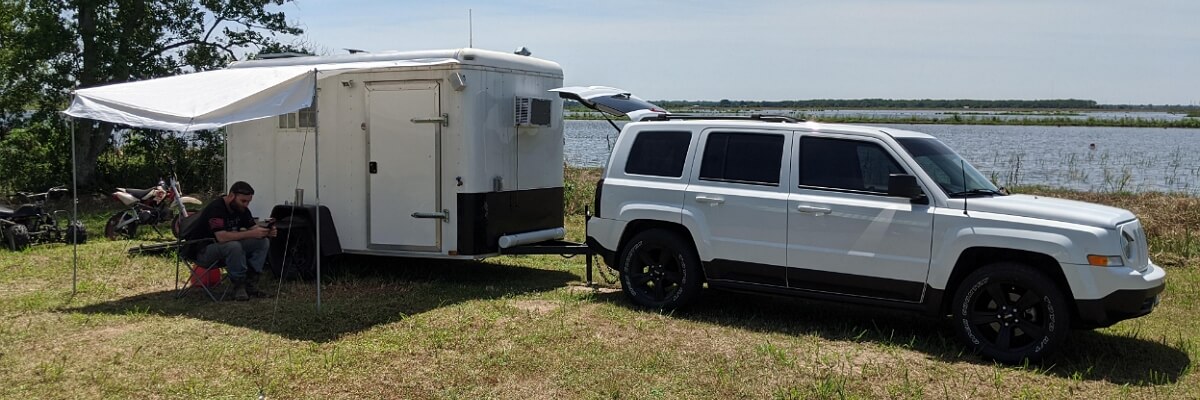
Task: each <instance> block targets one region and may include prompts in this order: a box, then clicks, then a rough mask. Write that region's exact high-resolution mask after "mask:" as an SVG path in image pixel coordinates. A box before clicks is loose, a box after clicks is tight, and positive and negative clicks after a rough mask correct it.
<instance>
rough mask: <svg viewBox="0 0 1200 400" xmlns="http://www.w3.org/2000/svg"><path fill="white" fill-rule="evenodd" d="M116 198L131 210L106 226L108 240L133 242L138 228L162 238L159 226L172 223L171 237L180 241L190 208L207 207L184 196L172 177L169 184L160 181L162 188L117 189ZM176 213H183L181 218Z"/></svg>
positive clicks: (126, 210) (117, 214)
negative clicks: (183, 223) (180, 226)
mask: <svg viewBox="0 0 1200 400" xmlns="http://www.w3.org/2000/svg"><path fill="white" fill-rule="evenodd" d="M112 198H113V199H114V200H116V201H118V202H120V203H121V204H122V205H124V206H126V207H128V208H126V209H124V210H121V211H117V212H116V213H114V214H113V215H112V216H111V217H109V218H108V223H106V224H104V236H105V237H107V238H108V239H109V240H119V239H120V238H122V237H124V238H127V239H132V238H134V237H136V236H137V231H138V227H139V226H146V225H149V226H150V228H152V229H154V232H155V233H157V234H158V235H159V236H162V231H159V230H158V224H160V223H163V222H168V221H169V222H170V223H171V233H173V234H174V235H175V237H176V238H178V237H179V223H180V221H182V220H183V219H184V218H186V217H187V216H188V209H187V206H188V205H194V206H200V205H203V203H202V202H201V201H200V200H198V199H196V198H195V197H188V196H183V194H182V190H180V189H179V181H177V180H176V179H175V176H171V177H170V178H169V180H168V182H163V180H162V179H159V181H158V186H155V187H152V188H149V189H127V188H117V191H115V192H113V193H112ZM176 209H178V210H179V212H178V215H177V214H176Z"/></svg>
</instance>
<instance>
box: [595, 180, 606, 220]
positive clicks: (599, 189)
mask: <svg viewBox="0 0 1200 400" xmlns="http://www.w3.org/2000/svg"><path fill="white" fill-rule="evenodd" d="M603 192H604V178H600V180H598V181H596V197H595V199H594V200H593V203H592V210H595V211H593V213H594V214H592V216H594V217H596V218H599V217H600V195H601V194H602V193H603Z"/></svg>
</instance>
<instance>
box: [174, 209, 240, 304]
mask: <svg viewBox="0 0 1200 400" xmlns="http://www.w3.org/2000/svg"><path fill="white" fill-rule="evenodd" d="M199 217H200V213H194V214H192V215H189V216H188V217H187V218H184V219H183V220H182V221H180V222H179V225H180V226H179V240H178V241H176V242H175V244H176V249H177V250H176V252H175V298H177V299H178V298H182V297H183V296H184V295H186V294H187V293H188V292H190V291H191V290H192V289H195V288H197V287H199V288H200V289H203V290H204V293H205V294H207V295H208V298H210V299H212V301H214V302H216V301H221V300H224V299H225V295H227V294H229V287H230V286H232V285H222V284H223V283H226V282H227V281H229V274H226V273H224V271H222V270H223V269H225V263H224V261H223V260H219V259H218V260H217V261H214V262H212V263H211V264H210V265H200V263H199V262H197V261H196V257H197V256H198V254H188V253H189V251H188V250H189V247H190V246H196V245H200V244H203V243H216V241H217V240H216V239H214V238H206V239H194V240H187V239H184V238H187V237H188V236H189V234H190V233H191V231H192V229H194V228H195V227H196V226H198V225H199V224H197V223H196V221H197V220H198V219H199ZM183 264H186V265H188V278H187V280H185V281H184V282H183V285H182V286H181V285H180V283H179V276H180V273H179V268H180V266H181V265H183ZM213 269H216V270H217V273H218V274H220V275H221V278H220V279H218V280H217V283H216V284H215V285H209V284H207V278H208V277H207V276H205V275H207V274H209V273H210V272H209V271H212V270H213ZM216 286H224V287H225V289H224V291H222V292H221V297H217V296H216V295H215V294H213V291H212V290H211V289H210V288H211V287H216Z"/></svg>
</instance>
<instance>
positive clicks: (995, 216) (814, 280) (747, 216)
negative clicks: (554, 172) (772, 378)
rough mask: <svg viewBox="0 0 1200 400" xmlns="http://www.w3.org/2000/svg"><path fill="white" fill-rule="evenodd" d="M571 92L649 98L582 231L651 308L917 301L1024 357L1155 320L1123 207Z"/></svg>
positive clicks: (1155, 295)
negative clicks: (785, 300)
mask: <svg viewBox="0 0 1200 400" xmlns="http://www.w3.org/2000/svg"><path fill="white" fill-rule="evenodd" d="M606 90H608V91H606ZM559 91H560V92H561V93H562V96H563V97H566V98H569V99H573V100H577V101H580V102H582V103H583V104H585V105H588V106H592V107H594V108H597V109H601V110H604V111H609V112H612V111H614V110H615V111H620V112H623V113H627V114H633V113H632V111H633V109H639V107H640V110H641V111H639V112H638V114H639V118H638V119H635V121H637V120H641V121H642V122H632V123H629V124H627V125H625V127H624V128H622V129H621V132H620V136H619V137H618V138H617V141H616V144H615V147H614V148H613V151H612V156H611V158H610V159H609V163H608V166H607V167H606V169H605V172H604V177H603V179H602V180H601V181H600V182H599V183H598V184H597V188H596V204H595V215H594V216H593V217H592V218H591V219H590V220H589V221H588V238H587V240H588V244H589V245H590V246H591V247H593V248H594V249H596V250H597V251H598V252H599V253H600V254H602V255H603V257H604V259H605V262H606V263H607V264H608V265H609V266H611V267H613V268H614V269H616V270H617V271H618V272H619V273H620V275H621V285H622V287H623V289H624V292H625V293H626V294H627V295H628V296H629V297H630V298H631V299H632V300H633V301H634V302H636V303H638V304H641V305H644V306H648V307H654V308H661V309H674V308H678V307H681V306H684V305H686V304H687V303H688V302H689V301H691V300H693V299H695V297H696V296H697V295H699V294H700V292H701V290H702V287H703V285H704V284H705V283H707V285H708V287H709V288H713V289H727V290H736V291H749V292H761V293H772V294H788V295H797V296H806V297H815V298H820V299H827V300H835V301H846V302H856V303H863V304H868V305H876V306H887V307H895V308H905V309H914V310H920V311H924V312H927V313H930V314H933V315H937V316H951V317H952V318H953V326H954V328H955V330H956V331H957V334H958V337H959V338H960V339H961V340H963V341H964V343H966V344H967V345H968V346H969V347H971V348H972V349H974V350H976V351H978V352H980V353H981V354H983V355H984V356H987V357H990V358H992V359H995V360H998V361H1001V362H1007V363H1016V362H1021V361H1022V360H1030V361H1037V360H1039V359H1041V358H1042V357H1044V356H1045V355H1046V354H1049V353H1051V352H1053V351H1054V350H1055V349H1056V348H1057V347H1058V346H1060V345H1061V344H1062V342H1063V340H1064V339H1065V338H1066V336H1067V331H1068V328H1069V327H1071V328H1094V327H1104V326H1109V325H1112V324H1114V323H1116V322H1118V321H1121V320H1124V319H1129V318H1134V317H1138V316H1142V315H1146V314H1147V313H1149V312H1150V311H1151V310H1152V309H1153V308H1154V306H1155V305H1156V304H1157V303H1158V299H1159V294H1160V293H1161V292H1162V290H1163V287H1164V277H1165V272H1164V271H1163V269H1162V268H1160V267H1158V266H1156V265H1154V264H1152V263H1151V262H1150V260H1149V258H1148V256H1147V247H1146V237H1145V234H1144V233H1143V230H1142V228H1141V225H1140V224H1139V222H1138V219H1137V217H1136V216H1134V215H1133V214H1132V213H1130V212H1129V211H1126V210H1123V209H1118V208H1112V207H1107V206H1102V205H1096V204H1091V203H1084V202H1076V201H1069V200H1061V199H1054V198H1047V197H1039V196H1028V195H1009V194H1006V193H1004V191H1002V190H1001V189H998V188H997V187H995V186H994V185H993V184H992V183H991V182H989V180H988V179H987V178H986V177H985V176H984V175H983V174H981V173H980V172H979V171H977V170H976V169H975V168H974V167H972V166H971V165H970V164H969V163H967V162H966V161H964V160H963V158H962V157H960V156H959V155H958V154H956V153H955V152H954V151H953V150H951V149H950V148H949V147H947V146H946V145H944V144H942V143H941V142H940V141H938V140H937V139H935V138H933V137H931V136H929V135H926V134H922V133H918V132H910V131H904V130H898V129H891V128H877V127H865V126H849V125H831V124H820V123H813V122H791V121H788V120H786V119H783V118H770V117H762V118H755V117H749V118H742V119H737V118H697V117H688V116H677V115H671V114H667V113H665V112H663V111H661V110H656V109H653V105H648V104H649V103H645V102H644V101H641V100H639V99H637V98H636V97H632V96H629V95H628V94H627V93H623V92H620V91H619V90H617V89H611V88H599V87H589V88H564V89H559ZM601 103H606V104H607V106H605V105H602V104H601ZM647 109H649V111H647Z"/></svg>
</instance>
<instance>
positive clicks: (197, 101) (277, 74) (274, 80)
mask: <svg viewBox="0 0 1200 400" xmlns="http://www.w3.org/2000/svg"><path fill="white" fill-rule="evenodd" d="M457 62H458V60H456V59H453V58H427V59H409V60H391V61H372V62H355V63H340V64H318V65H289V66H276V67H254V68H231V69H222V70H215V71H205V72H197V73H194V74H186V75H177V76H171V77H166V78H158V79H150V80H145V81H138V82H129V83H119V84H113V85H108V86H100V87H94V88H87V89H80V90H77V91H75V98H74V100H72V101H71V107H70V108H68V109H67V110H66V111H63V113H65V114H67V115H70V116H72V117H76V118H87V119H94V120H100V121H105V122H111V123H114V124H121V125H128V126H133V127H138V128H148V129H161V130H169V131H178V132H184V131H197V130H204V129H215V128H220V127H222V126H225V125H229V124H234V123H238V122H245V121H251V120H255V119H259V118H267V117H272V116H276V115H280V114H286V113H290V112H294V111H296V110H299V109H301V108H304V107H308V106H309V105H311V104H312V99H313V89H314V86H313V79H314V71H317V75H319V78H325V77H329V76H333V75H337V74H340V73H344V72H350V71H354V70H362V69H374V68H389V67H412V66H427V65H437V64H448V63H457Z"/></svg>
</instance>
